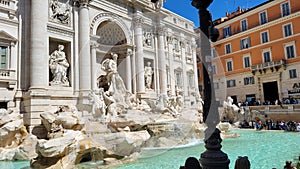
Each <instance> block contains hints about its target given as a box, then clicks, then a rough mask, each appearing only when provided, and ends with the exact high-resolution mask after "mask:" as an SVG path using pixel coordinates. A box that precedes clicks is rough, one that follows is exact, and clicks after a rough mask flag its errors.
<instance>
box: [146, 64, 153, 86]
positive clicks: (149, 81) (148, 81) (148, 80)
mask: <svg viewBox="0 0 300 169" xmlns="http://www.w3.org/2000/svg"><path fill="white" fill-rule="evenodd" d="M152 74H153V70H152V67H151V62H147V66H146V67H145V71H144V76H145V85H146V88H147V89H151V84H152Z"/></svg>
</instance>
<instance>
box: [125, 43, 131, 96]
mask: <svg viewBox="0 0 300 169" xmlns="http://www.w3.org/2000/svg"><path fill="white" fill-rule="evenodd" d="M131 56H132V50H131V49H128V50H127V56H126V58H125V62H126V70H125V71H126V88H127V90H128V91H130V92H132V76H131Z"/></svg>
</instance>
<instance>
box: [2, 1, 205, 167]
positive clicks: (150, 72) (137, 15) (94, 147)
mask: <svg viewBox="0 0 300 169" xmlns="http://www.w3.org/2000/svg"><path fill="white" fill-rule="evenodd" d="M3 2H5V3H1V4H0V5H1V6H3V9H5V10H7V11H9V13H6V12H4V13H2V14H1V15H3V18H5V19H4V20H5V21H6V22H1V23H0V24H1V27H3V28H4V29H3V30H1V32H0V43H1V49H2V50H3V51H5V52H6V55H5V59H6V60H7V61H5V62H4V64H2V65H4V66H3V67H1V68H0V71H1V74H0V84H1V85H0V88H1V90H0V103H1V108H4V109H1V113H0V127H1V128H0V130H1V137H0V140H1V145H0V152H1V156H0V160H29V159H31V166H32V167H36V168H40V167H42V168H45V167H46V168H51V167H54V168H55V167H63V168H72V167H73V166H74V165H76V164H79V163H82V162H85V161H104V163H105V164H109V163H115V162H116V161H118V160H120V159H126V158H128V157H131V158H132V157H133V156H134V155H135V154H136V152H139V151H140V150H141V148H142V147H145V146H146V147H173V146H176V145H178V144H186V143H188V142H189V141H190V139H193V138H201V137H202V130H201V126H199V125H200V124H199V121H201V117H202V116H201V110H202V107H201V106H202V100H201V97H200V95H199V94H198V82H197V67H196V44H195V39H196V38H197V37H196V35H195V34H194V31H193V27H194V25H193V23H192V22H190V21H188V20H186V19H184V18H182V17H180V16H178V15H176V14H174V13H172V12H170V11H168V10H166V9H164V8H160V6H159V4H156V5H155V4H153V3H151V1H150V0H142V1H131V0H126V1H119V0H113V1H111V0H110V1H106V0H104V1H103V0H101V1H100V0H94V1H90V0H49V1H48V3H44V2H42V1H40V0H31V1H30V3H27V2H25V1H21V0H17V1H15V0H4V1H3ZM160 2H162V1H160ZM5 10H4V11H5ZM8 25H9V26H8ZM34 147H36V148H34ZM131 158H129V159H131Z"/></svg>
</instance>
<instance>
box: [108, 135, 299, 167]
mask: <svg viewBox="0 0 300 169" xmlns="http://www.w3.org/2000/svg"><path fill="white" fill-rule="evenodd" d="M233 132H237V133H239V134H240V137H238V138H227V139H225V140H223V142H222V145H223V148H222V150H223V151H224V152H226V153H227V154H228V156H229V159H230V167H229V168H230V169H233V168H234V163H235V160H236V159H237V157H238V156H248V158H249V160H250V162H251V169H271V168H273V167H274V168H278V169H280V168H283V166H284V164H285V161H286V160H291V161H294V162H296V159H297V158H298V155H300V146H299V144H300V133H299V132H298V133H291V132H282V131H254V130H235V131H233ZM204 150H205V148H204V144H203V143H202V144H199V145H196V146H192V147H186V148H178V149H170V150H168V151H164V152H163V153H161V154H159V155H158V156H153V157H150V158H141V159H139V160H138V161H136V162H134V163H130V164H126V165H123V166H118V167H114V169H176V168H179V166H180V165H184V163H185V159H186V158H188V157H189V156H193V157H196V158H199V157H200V153H202V152H204Z"/></svg>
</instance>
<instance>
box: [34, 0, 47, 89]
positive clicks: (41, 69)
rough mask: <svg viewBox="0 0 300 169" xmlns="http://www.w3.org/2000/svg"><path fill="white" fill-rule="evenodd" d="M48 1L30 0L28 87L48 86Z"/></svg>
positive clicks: (39, 87)
mask: <svg viewBox="0 0 300 169" xmlns="http://www.w3.org/2000/svg"><path fill="white" fill-rule="evenodd" d="M47 21H48V3H45V2H43V1H41V0H31V25H30V26H31V33H30V38H31V43H30V89H34V88H35V89H36V88H38V89H45V87H47V86H48V83H49V79H48V77H49V76H48V69H49V68H48V55H49V54H48V49H47V46H48V38H47Z"/></svg>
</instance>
